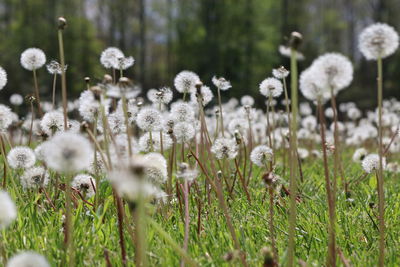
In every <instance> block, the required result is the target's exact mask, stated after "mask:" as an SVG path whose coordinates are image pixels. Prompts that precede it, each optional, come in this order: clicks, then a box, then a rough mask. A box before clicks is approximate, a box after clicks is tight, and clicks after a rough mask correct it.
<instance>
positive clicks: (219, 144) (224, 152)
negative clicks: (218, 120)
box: [211, 137, 238, 159]
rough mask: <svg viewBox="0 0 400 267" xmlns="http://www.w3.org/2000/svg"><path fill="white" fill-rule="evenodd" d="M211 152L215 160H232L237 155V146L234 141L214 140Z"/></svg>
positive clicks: (225, 139)
mask: <svg viewBox="0 0 400 267" xmlns="http://www.w3.org/2000/svg"><path fill="white" fill-rule="evenodd" d="M211 152H212V153H214V154H215V157H216V158H217V159H223V158H228V159H233V158H235V157H236V156H237V154H238V145H237V144H236V140H235V139H231V138H223V137H220V138H218V139H217V140H215V142H214V144H213V145H212V147H211Z"/></svg>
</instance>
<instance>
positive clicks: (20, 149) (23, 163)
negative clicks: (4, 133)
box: [7, 146, 36, 169]
mask: <svg viewBox="0 0 400 267" xmlns="http://www.w3.org/2000/svg"><path fill="white" fill-rule="evenodd" d="M7 161H8V164H9V165H10V167H11V168H13V169H20V168H24V169H26V168H30V167H32V166H33V165H34V164H35V162H36V156H35V153H34V152H33V150H32V149H30V148H29V147H25V146H17V147H14V148H12V149H11V150H10V152H8V155H7Z"/></svg>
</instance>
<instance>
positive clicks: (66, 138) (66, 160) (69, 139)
mask: <svg viewBox="0 0 400 267" xmlns="http://www.w3.org/2000/svg"><path fill="white" fill-rule="evenodd" d="M43 149H44V151H43V154H44V156H45V161H46V163H47V165H48V166H49V167H50V168H52V169H54V170H56V171H59V172H77V171H80V170H83V169H86V168H88V167H89V166H90V163H91V157H92V153H93V151H92V148H91V146H90V143H89V141H88V140H87V139H86V138H85V137H83V136H82V135H79V134H75V133H71V132H59V133H57V134H56V135H55V136H54V137H53V138H52V139H51V140H49V141H48V143H46V145H45V146H44V148H43Z"/></svg>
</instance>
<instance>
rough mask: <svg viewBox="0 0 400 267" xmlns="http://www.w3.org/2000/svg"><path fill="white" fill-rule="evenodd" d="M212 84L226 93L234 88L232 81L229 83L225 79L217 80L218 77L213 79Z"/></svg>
mask: <svg viewBox="0 0 400 267" xmlns="http://www.w3.org/2000/svg"><path fill="white" fill-rule="evenodd" d="M212 82H213V84H214V85H215V86H216V87H217V88H218V89H219V90H222V91H226V90H228V89H229V88H231V87H232V85H231V83H230V81H227V80H226V79H225V78H224V77H219V78H217V77H216V76H214V77H213V78H212Z"/></svg>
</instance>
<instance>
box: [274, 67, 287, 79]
mask: <svg viewBox="0 0 400 267" xmlns="http://www.w3.org/2000/svg"><path fill="white" fill-rule="evenodd" d="M272 75H273V76H274V77H275V78H277V79H279V80H282V79H285V78H286V77H287V76H288V75H289V71H288V70H287V69H285V67H284V66H280V67H279V68H277V69H273V70H272Z"/></svg>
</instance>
